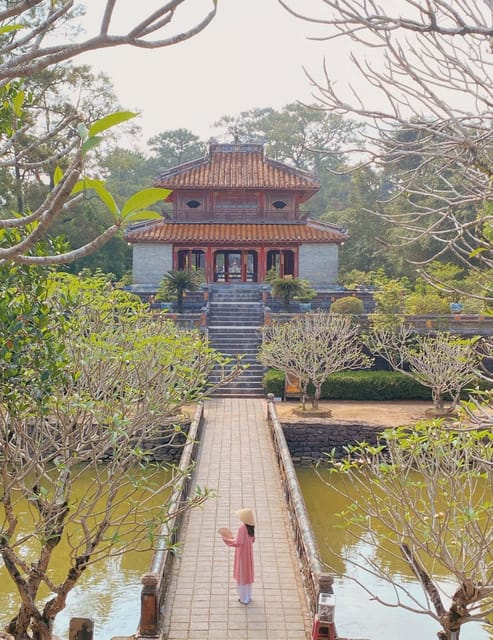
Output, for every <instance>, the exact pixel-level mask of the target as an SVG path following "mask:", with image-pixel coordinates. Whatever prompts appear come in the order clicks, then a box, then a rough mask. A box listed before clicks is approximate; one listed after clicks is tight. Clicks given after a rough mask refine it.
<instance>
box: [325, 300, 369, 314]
mask: <svg viewBox="0 0 493 640" xmlns="http://www.w3.org/2000/svg"><path fill="white" fill-rule="evenodd" d="M329 311H330V313H341V314H343V315H355V316H357V315H361V314H362V313H363V301H362V300H360V299H359V298H355V297H354V296H344V297H343V298H339V299H338V300H334V302H333V303H332V304H331V305H330V309H329Z"/></svg>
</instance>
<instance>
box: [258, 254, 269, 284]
mask: <svg viewBox="0 0 493 640" xmlns="http://www.w3.org/2000/svg"><path fill="white" fill-rule="evenodd" d="M266 260H267V256H266V253H265V247H263V246H262V247H259V248H258V252H257V280H258V282H264V281H265V274H266V273H267V264H266Z"/></svg>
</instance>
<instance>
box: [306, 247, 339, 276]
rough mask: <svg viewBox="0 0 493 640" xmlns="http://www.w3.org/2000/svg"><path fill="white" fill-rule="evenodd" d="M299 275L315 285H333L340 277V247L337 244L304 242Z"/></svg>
mask: <svg viewBox="0 0 493 640" xmlns="http://www.w3.org/2000/svg"><path fill="white" fill-rule="evenodd" d="M299 277H300V278H304V279H306V280H309V281H310V282H311V283H312V284H313V285H315V286H317V285H319V286H320V285H322V286H327V285H333V284H336V283H337V281H338V278H339V247H338V245H336V244H330V245H324V244H302V245H301V247H300V249H299Z"/></svg>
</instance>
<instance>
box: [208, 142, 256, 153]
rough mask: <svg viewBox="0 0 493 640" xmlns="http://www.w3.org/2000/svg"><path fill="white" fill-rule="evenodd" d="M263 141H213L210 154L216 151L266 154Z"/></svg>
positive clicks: (210, 145)
mask: <svg viewBox="0 0 493 640" xmlns="http://www.w3.org/2000/svg"><path fill="white" fill-rule="evenodd" d="M264 146H265V143H263V142H211V143H209V156H212V154H214V153H258V154H261V155H264Z"/></svg>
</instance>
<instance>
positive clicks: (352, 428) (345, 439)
mask: <svg viewBox="0 0 493 640" xmlns="http://www.w3.org/2000/svg"><path fill="white" fill-rule="evenodd" d="M281 426H282V430H283V432H284V437H285V439H286V444H287V445H288V448H289V451H290V453H291V458H292V460H293V462H294V464H312V463H314V462H317V461H319V460H323V458H324V452H328V451H331V450H332V449H335V453H336V456H337V457H338V458H340V457H342V456H343V455H344V450H343V448H344V446H345V445H347V444H355V443H357V442H363V441H365V442H368V443H369V444H376V442H377V436H378V434H379V433H381V431H383V429H384V427H382V426H380V425H375V424H371V423H368V422H357V421H353V420H350V421H349V420H347V421H346V420H338V421H332V420H327V421H316V420H311V421H307V420H305V421H303V422H293V421H290V422H281Z"/></svg>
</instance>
